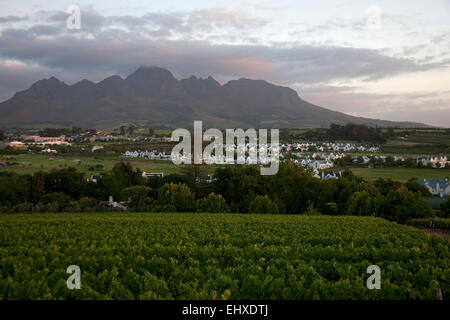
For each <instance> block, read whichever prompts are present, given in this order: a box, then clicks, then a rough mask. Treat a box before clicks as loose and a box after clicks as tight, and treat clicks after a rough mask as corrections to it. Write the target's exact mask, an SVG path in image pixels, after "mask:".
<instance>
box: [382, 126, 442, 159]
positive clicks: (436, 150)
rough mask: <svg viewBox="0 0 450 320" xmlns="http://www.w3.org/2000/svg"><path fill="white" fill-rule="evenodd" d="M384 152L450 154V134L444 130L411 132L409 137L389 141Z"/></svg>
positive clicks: (383, 149)
mask: <svg viewBox="0 0 450 320" xmlns="http://www.w3.org/2000/svg"><path fill="white" fill-rule="evenodd" d="M381 149H382V151H383V152H387V153H396V154H433V155H441V154H444V155H445V154H448V153H450V132H448V131H444V130H417V131H411V133H410V134H408V136H405V137H403V138H396V139H391V140H389V141H388V142H387V143H386V144H385V145H383V146H382V148H381Z"/></svg>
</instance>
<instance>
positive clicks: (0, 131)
mask: <svg viewBox="0 0 450 320" xmlns="http://www.w3.org/2000/svg"><path fill="white" fill-rule="evenodd" d="M3 140H5V133H4V132H3V131H2V130H0V141H3Z"/></svg>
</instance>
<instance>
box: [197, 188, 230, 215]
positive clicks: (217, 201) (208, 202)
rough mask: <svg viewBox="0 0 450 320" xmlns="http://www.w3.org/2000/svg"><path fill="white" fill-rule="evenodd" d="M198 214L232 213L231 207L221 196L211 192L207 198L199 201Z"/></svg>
mask: <svg viewBox="0 0 450 320" xmlns="http://www.w3.org/2000/svg"><path fill="white" fill-rule="evenodd" d="M197 212H205V213H227V212H230V207H229V206H228V204H227V202H226V201H225V199H224V198H223V197H222V196H221V195H220V194H218V195H217V194H215V193H214V192H211V193H210V194H209V195H208V196H207V197H204V198H201V199H200V200H198V201H197Z"/></svg>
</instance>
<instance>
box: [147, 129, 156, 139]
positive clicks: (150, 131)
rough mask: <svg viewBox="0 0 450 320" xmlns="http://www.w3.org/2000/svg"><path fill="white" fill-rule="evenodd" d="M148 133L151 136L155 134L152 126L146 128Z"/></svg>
mask: <svg viewBox="0 0 450 320" xmlns="http://www.w3.org/2000/svg"><path fill="white" fill-rule="evenodd" d="M148 134H149V135H150V137H153V136H154V135H156V131H155V129H153V128H148Z"/></svg>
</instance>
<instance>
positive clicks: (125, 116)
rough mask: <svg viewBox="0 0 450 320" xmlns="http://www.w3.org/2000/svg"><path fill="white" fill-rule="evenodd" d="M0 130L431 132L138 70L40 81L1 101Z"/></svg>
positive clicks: (240, 85) (271, 93)
mask: <svg viewBox="0 0 450 320" xmlns="http://www.w3.org/2000/svg"><path fill="white" fill-rule="evenodd" d="M0 113H1V114H2V117H0V126H8V125H9V126H11V125H14V126H23V125H29V124H33V123H54V124H58V123H64V124H67V123H72V124H73V125H83V126H95V127H101V126H104V125H105V126H107V125H108V124H113V123H114V124H115V123H121V122H124V123H130V122H136V123H139V124H143V125H149V126H154V127H168V128H174V127H191V126H192V124H193V121H194V120H203V122H204V123H205V125H206V126H210V127H218V128H233V127H243V128H247V127H267V128H305V127H328V126H329V125H330V124H331V123H338V124H345V123H350V122H351V123H358V124H366V125H369V126H383V127H387V126H392V127H405V128H406V127H428V125H425V124H422V123H416V122H407V121H400V122H398V121H387V120H379V119H369V118H362V117H355V116H350V115H347V114H344V113H341V112H337V111H333V110H330V109H326V108H323V107H319V106H316V105H314V104H311V103H309V102H307V101H305V100H303V99H301V98H300V96H299V95H298V93H297V91H295V90H293V89H291V88H289V87H284V86H278V85H275V84H272V83H269V82H267V81H265V80H254V79H248V78H240V79H237V80H230V81H228V82H227V83H225V84H223V85H221V84H220V83H219V82H218V81H217V80H215V79H214V78H213V77H212V76H209V77H207V78H198V77H196V76H194V75H192V76H191V77H189V78H186V79H181V80H178V79H177V78H175V77H174V75H173V74H172V73H171V72H170V71H169V70H167V69H164V68H160V67H139V68H138V69H137V70H135V71H134V72H133V73H131V74H130V75H128V76H127V77H125V78H122V77H121V76H118V75H112V76H110V77H107V78H105V79H103V80H101V81H99V82H97V83H94V82H92V81H90V80H88V79H82V80H80V81H78V82H76V83H74V84H72V85H67V84H66V83H64V82H63V81H60V80H59V79H57V78H55V77H50V78H48V79H42V80H39V81H37V82H35V83H34V84H32V85H31V86H30V87H29V88H28V89H25V90H22V91H19V92H17V93H16V94H14V96H13V97H12V98H10V99H8V100H6V101H4V102H2V103H0Z"/></svg>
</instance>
